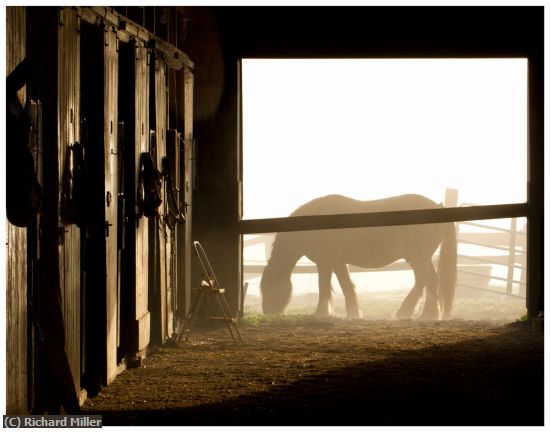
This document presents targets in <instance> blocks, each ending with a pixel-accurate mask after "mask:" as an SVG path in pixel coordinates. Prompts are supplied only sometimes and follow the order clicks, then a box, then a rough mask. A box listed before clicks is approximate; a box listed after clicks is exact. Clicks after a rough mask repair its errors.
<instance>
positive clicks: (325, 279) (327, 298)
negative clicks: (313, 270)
mask: <svg viewBox="0 0 550 432" xmlns="http://www.w3.org/2000/svg"><path fill="white" fill-rule="evenodd" d="M317 273H318V274H319V302H318V303H317V310H316V311H315V315H317V316H329V315H330V314H331V312H332V305H331V302H332V285H331V283H330V279H331V277H332V269H331V268H330V267H329V266H326V265H319V264H317Z"/></svg>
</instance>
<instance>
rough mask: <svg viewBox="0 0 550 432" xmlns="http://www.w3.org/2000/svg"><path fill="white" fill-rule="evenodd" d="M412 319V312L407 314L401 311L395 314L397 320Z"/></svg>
mask: <svg viewBox="0 0 550 432" xmlns="http://www.w3.org/2000/svg"><path fill="white" fill-rule="evenodd" d="M411 318H412V312H405V311H402V310H401V309H399V310H398V311H397V312H395V319H396V320H410V319H411Z"/></svg>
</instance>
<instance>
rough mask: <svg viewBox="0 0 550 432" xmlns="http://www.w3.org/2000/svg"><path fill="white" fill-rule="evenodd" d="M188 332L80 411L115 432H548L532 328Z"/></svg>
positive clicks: (314, 325) (387, 325)
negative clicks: (126, 428) (318, 428)
mask: <svg viewBox="0 0 550 432" xmlns="http://www.w3.org/2000/svg"><path fill="white" fill-rule="evenodd" d="M241 332H242V334H243V338H244V339H245V345H244V346H236V345H235V344H233V342H232V340H231V339H230V336H229V333H228V332H227V331H226V330H225V329H210V330H207V329H205V330H201V331H200V332H196V333H192V335H191V339H190V341H189V342H187V343H180V344H173V345H171V346H165V347H163V348H161V349H159V350H158V351H157V352H156V353H155V354H153V355H152V356H150V357H149V358H147V359H146V360H145V361H144V363H143V366H142V367H141V368H136V369H129V370H127V371H125V372H124V373H122V374H121V375H120V376H119V377H118V378H117V379H116V380H115V381H114V383H113V384H111V385H110V386H108V387H107V388H105V389H104V390H103V391H102V392H101V393H100V394H99V395H98V396H96V397H95V398H93V399H90V400H88V401H87V402H86V403H85V405H84V407H83V410H84V412H85V413H89V414H103V416H104V424H105V425H107V426H109V425H130V424H133V425H266V426H267V425H325V426H329V425H508V426H510V425H542V424H543V422H544V417H543V416H544V408H543V396H544V394H543V392H544V374H543V368H544V358H543V357H544V348H543V344H544V334H543V333H541V332H535V331H533V330H532V328H531V326H530V324H529V323H526V322H514V323H505V322H496V321H466V320H464V321H463V320H450V321H441V322H417V321H390V320H387V321H383V320H379V321H370V320H357V321H346V320H343V319H339V318H330V319H315V318H313V317H309V316H304V315H302V316H288V317H283V318H277V319H267V318H260V319H247V320H245V321H244V322H243V323H242V324H241Z"/></svg>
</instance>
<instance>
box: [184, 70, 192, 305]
mask: <svg viewBox="0 0 550 432" xmlns="http://www.w3.org/2000/svg"><path fill="white" fill-rule="evenodd" d="M183 73H184V81H183V82H184V88H183V109H184V115H183V121H184V126H183V127H184V131H183V140H184V161H183V163H184V174H183V175H184V182H183V185H182V188H183V194H184V202H185V240H184V245H185V246H184V250H183V261H184V266H183V267H184V273H185V274H184V282H185V283H184V287H183V293H184V304H185V313H187V312H188V310H189V307H190V305H191V254H192V250H193V238H192V237H193V231H192V226H193V221H192V213H193V212H192V208H193V185H192V180H193V171H192V169H193V154H192V150H193V88H194V75H193V71H192V70H191V69H190V68H188V67H184V71H183Z"/></svg>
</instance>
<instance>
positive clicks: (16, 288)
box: [6, 6, 28, 414]
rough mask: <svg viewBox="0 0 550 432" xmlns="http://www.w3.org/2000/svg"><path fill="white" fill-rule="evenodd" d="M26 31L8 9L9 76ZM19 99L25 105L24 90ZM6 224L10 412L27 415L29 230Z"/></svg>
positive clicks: (22, 12) (22, 13)
mask: <svg viewBox="0 0 550 432" xmlns="http://www.w3.org/2000/svg"><path fill="white" fill-rule="evenodd" d="M25 30H26V8H25V7H13V6H8V7H6V75H8V74H9V73H10V72H11V71H12V70H13V69H15V67H16V66H17V65H18V64H19V62H21V60H23V58H24V57H25V45H26V37H25ZM19 96H20V97H21V100H22V102H24V101H25V90H24V89H22V91H20V92H19ZM6 163H9V161H6ZM6 225H7V233H6V234H7V237H8V244H7V257H6V258H7V268H6V270H7V275H6V276H7V278H6V413H7V414H26V413H27V411H28V408H27V230H26V229H25V228H19V227H16V226H15V225H11V224H10V223H9V222H7V223H6Z"/></svg>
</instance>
